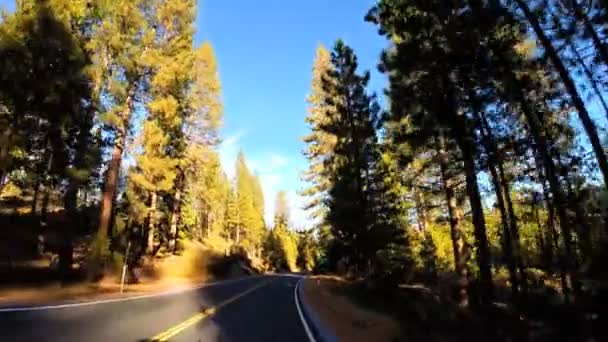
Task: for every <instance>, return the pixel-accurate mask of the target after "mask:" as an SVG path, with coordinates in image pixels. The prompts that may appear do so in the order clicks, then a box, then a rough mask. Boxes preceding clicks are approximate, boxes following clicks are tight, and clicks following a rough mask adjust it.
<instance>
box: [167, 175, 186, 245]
mask: <svg viewBox="0 0 608 342" xmlns="http://www.w3.org/2000/svg"><path fill="white" fill-rule="evenodd" d="M182 187H183V182H182V175H181V174H178V176H177V180H176V182H175V197H174V199H173V209H172V212H171V223H170V229H169V234H170V238H169V251H171V253H173V254H175V252H176V251H177V250H176V247H177V224H178V223H179V218H180V213H181V212H180V208H181V203H182Z"/></svg>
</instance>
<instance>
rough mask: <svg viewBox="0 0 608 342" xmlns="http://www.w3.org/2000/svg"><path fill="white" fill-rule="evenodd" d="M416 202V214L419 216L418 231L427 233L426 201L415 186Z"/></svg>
mask: <svg viewBox="0 0 608 342" xmlns="http://www.w3.org/2000/svg"><path fill="white" fill-rule="evenodd" d="M414 202H415V204H416V214H417V216H418V229H419V230H420V231H421V232H425V231H426V229H427V227H428V225H427V221H426V214H425V210H424V199H423V197H422V194H421V193H420V191H419V190H418V189H417V188H416V185H414Z"/></svg>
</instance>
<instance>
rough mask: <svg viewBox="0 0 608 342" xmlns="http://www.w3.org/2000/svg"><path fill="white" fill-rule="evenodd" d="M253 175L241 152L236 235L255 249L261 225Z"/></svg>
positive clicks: (250, 247)
mask: <svg viewBox="0 0 608 342" xmlns="http://www.w3.org/2000/svg"><path fill="white" fill-rule="evenodd" d="M254 196H255V195H254V183H253V176H252V174H251V173H250V171H249V168H248V167H247V162H246V161H245V154H244V153H243V152H242V151H241V152H239V154H238V156H237V160H236V203H237V208H238V224H237V232H236V236H238V237H240V238H239V239H237V240H239V241H241V243H242V244H243V246H245V247H246V248H248V249H249V250H250V251H254V250H256V249H257V248H258V247H259V244H260V242H261V236H260V233H262V232H261V231H258V227H259V212H258V211H256V208H255V205H254Z"/></svg>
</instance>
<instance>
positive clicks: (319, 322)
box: [300, 276, 401, 342]
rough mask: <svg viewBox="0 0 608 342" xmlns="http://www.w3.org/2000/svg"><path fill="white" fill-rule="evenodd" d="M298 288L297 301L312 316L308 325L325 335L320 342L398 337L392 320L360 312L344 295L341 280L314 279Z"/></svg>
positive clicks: (391, 339) (304, 282) (361, 310)
mask: <svg viewBox="0 0 608 342" xmlns="http://www.w3.org/2000/svg"><path fill="white" fill-rule="evenodd" d="M302 285H303V286H302V288H301V290H300V294H301V298H302V301H303V302H304V304H305V306H306V307H307V309H308V310H309V311H310V313H309V315H310V316H312V317H309V321H310V323H311V324H313V325H314V326H315V328H316V329H318V330H321V334H320V335H325V337H324V339H323V340H322V341H326V342H332V341H353V342H359V341H361V342H363V341H396V340H398V339H399V337H400V336H401V330H400V327H399V324H398V322H397V321H396V320H394V319H393V318H392V317H390V316H387V315H384V314H381V313H379V312H375V311H370V310H368V309H365V308H362V307H361V306H359V305H357V304H355V303H354V302H353V301H352V300H351V299H349V298H348V297H347V296H346V295H344V292H345V291H344V289H345V287H346V286H348V285H349V284H348V283H347V282H346V281H344V280H343V279H341V278H338V277H329V276H315V277H309V278H307V279H306V280H304V281H303V283H302ZM328 339H329V340H328Z"/></svg>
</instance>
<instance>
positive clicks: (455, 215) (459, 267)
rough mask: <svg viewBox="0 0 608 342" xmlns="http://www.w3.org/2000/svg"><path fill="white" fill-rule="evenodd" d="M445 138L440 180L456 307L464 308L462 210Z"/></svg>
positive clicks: (465, 273)
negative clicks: (456, 280)
mask: <svg viewBox="0 0 608 342" xmlns="http://www.w3.org/2000/svg"><path fill="white" fill-rule="evenodd" d="M446 150H447V146H446V143H445V138H444V137H443V136H441V137H440V152H439V154H440V155H439V158H440V168H441V180H442V182H443V188H444V192H445V197H446V203H447V207H448V216H449V218H450V237H451V238H452V251H453V253H454V271H455V273H456V276H457V277H458V294H457V295H458V298H457V300H458V305H459V306H460V307H466V306H468V305H469V296H468V293H467V287H468V280H467V267H466V262H467V257H466V252H465V250H464V249H465V243H464V239H463V233H462V221H463V218H462V210H460V208H459V206H458V203H457V200H456V196H455V193H454V187H453V185H452V184H451V181H450V177H449V176H448V155H447V151H446Z"/></svg>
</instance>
